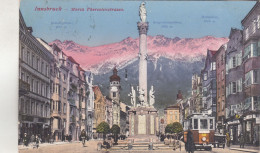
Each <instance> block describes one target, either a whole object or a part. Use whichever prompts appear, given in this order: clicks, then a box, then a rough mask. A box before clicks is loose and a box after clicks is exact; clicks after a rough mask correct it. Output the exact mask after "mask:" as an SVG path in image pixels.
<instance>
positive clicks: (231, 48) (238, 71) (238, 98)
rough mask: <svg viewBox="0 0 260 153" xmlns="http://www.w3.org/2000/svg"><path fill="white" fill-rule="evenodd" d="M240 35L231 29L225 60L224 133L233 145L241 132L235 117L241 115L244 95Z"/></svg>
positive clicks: (237, 30) (239, 32)
mask: <svg viewBox="0 0 260 153" xmlns="http://www.w3.org/2000/svg"><path fill="white" fill-rule="evenodd" d="M242 34H243V32H242V30H239V29H235V28H231V30H230V34H229V41H228V43H227V51H226V58H225V62H226V64H225V65H226V70H225V72H226V77H225V82H226V83H225V86H226V101H225V103H226V105H225V109H226V110H225V119H226V131H228V132H229V133H230V135H231V136H232V137H233V140H234V143H238V142H237V140H238V139H237V138H238V136H239V134H240V133H241V130H242V126H241V123H240V120H239V118H237V117H236V116H237V115H238V116H241V115H242V111H241V108H242V104H243V100H244V93H243V90H242V89H243V88H242V86H243V76H244V70H243V65H242V50H243V44H242V39H243V35H242Z"/></svg>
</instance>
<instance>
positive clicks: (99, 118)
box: [93, 86, 106, 137]
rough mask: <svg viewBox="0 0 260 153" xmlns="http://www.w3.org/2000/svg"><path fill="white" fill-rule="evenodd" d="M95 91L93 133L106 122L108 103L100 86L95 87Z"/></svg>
mask: <svg viewBox="0 0 260 153" xmlns="http://www.w3.org/2000/svg"><path fill="white" fill-rule="evenodd" d="M93 91H94V96H95V101H94V109H95V110H94V118H93V132H96V128H97V126H98V125H99V124H100V123H101V122H103V121H105V120H106V101H105V98H104V96H103V94H102V93H101V91H100V89H99V87H98V86H93ZM95 137H96V135H95Z"/></svg>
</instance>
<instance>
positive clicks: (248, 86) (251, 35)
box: [241, 1, 260, 144]
mask: <svg viewBox="0 0 260 153" xmlns="http://www.w3.org/2000/svg"><path fill="white" fill-rule="evenodd" d="M241 23H242V26H243V46H244V47H243V53H242V54H243V62H242V63H243V67H244V80H243V83H244V85H243V90H244V101H243V102H244V103H243V104H244V106H243V109H242V110H243V116H242V117H241V118H242V119H243V123H242V124H243V125H242V130H243V132H244V133H245V136H246V142H248V143H251V144H252V143H254V144H259V131H260V114H259V112H260V111H259V110H260V79H259V78H260V77H259V76H260V47H259V46H260V2H259V1H257V2H256V4H255V5H254V7H253V8H252V9H251V10H250V12H249V13H248V14H247V15H246V16H245V18H244V19H243V20H242V21H241Z"/></svg>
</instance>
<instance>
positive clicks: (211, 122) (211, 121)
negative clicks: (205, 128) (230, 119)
mask: <svg viewBox="0 0 260 153" xmlns="http://www.w3.org/2000/svg"><path fill="white" fill-rule="evenodd" d="M213 127H214V125H213V119H210V120H209V128H210V129H213Z"/></svg>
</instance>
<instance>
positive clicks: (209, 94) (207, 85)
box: [201, 50, 217, 117]
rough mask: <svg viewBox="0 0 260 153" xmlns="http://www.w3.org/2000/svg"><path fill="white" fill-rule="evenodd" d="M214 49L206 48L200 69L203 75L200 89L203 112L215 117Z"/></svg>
mask: <svg viewBox="0 0 260 153" xmlns="http://www.w3.org/2000/svg"><path fill="white" fill-rule="evenodd" d="M215 54H216V51H212V50H208V51H207V57H206V61H205V66H204V68H203V70H202V71H201V75H202V77H203V81H202V90H203V97H202V103H203V107H204V112H206V113H207V114H209V115H211V116H214V117H216V88H217V87H216V57H215V56H214V55H215Z"/></svg>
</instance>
